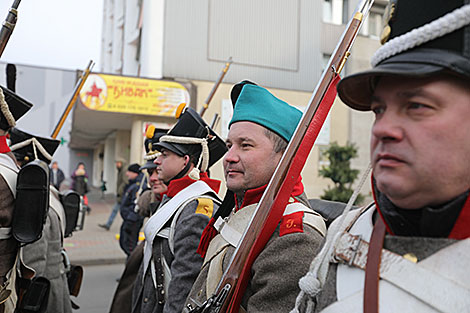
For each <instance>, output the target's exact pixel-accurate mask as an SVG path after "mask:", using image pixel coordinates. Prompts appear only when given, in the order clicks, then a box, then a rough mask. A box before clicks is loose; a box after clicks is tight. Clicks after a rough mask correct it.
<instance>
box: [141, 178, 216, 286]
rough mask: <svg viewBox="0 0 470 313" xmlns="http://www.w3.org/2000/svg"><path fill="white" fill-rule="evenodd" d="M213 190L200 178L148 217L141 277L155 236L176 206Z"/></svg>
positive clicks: (148, 260) (147, 264) (145, 228)
mask: <svg viewBox="0 0 470 313" xmlns="http://www.w3.org/2000/svg"><path fill="white" fill-rule="evenodd" d="M209 192H213V191H212V189H211V188H210V187H209V186H208V185H207V184H206V183H205V182H203V181H202V180H198V181H196V182H195V183H193V184H191V185H189V186H188V187H186V188H185V189H183V190H181V191H180V192H178V194H176V196H174V197H173V198H171V199H170V200H169V201H168V202H166V203H165V204H164V205H162V206H161V207H159V208H158V210H157V211H156V212H155V214H154V215H152V216H151V217H150V219H149V220H148V221H147V223H146V224H145V226H144V233H145V246H144V259H143V266H144V271H143V275H142V279H144V277H145V273H146V272H147V268H148V266H149V264H150V259H151V258H152V245H153V241H154V239H155V237H156V236H157V234H158V233H159V232H160V230H161V229H162V228H163V226H165V224H166V223H167V222H168V221H169V220H170V219H171V218H172V217H173V215H174V214H175V213H176V211H177V210H178V208H179V207H180V206H181V205H182V204H184V203H185V202H186V201H187V200H188V199H194V198H197V197H198V196H199V195H203V194H205V193H209Z"/></svg>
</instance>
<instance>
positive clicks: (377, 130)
mask: <svg viewBox="0 0 470 313" xmlns="http://www.w3.org/2000/svg"><path fill="white" fill-rule="evenodd" d="M403 123H404V121H403V120H402V119H400V116H399V115H398V114H397V113H395V112H392V111H386V112H384V113H383V114H381V115H380V117H378V118H376V119H375V122H374V125H373V126H372V136H373V137H375V138H376V139H377V140H382V141H384V140H385V141H394V140H401V139H402V138H403V126H404V124H403Z"/></svg>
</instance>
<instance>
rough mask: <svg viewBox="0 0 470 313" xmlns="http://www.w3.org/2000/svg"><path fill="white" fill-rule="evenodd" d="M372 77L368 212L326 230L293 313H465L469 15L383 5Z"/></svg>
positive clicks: (469, 291)
mask: <svg viewBox="0 0 470 313" xmlns="http://www.w3.org/2000/svg"><path fill="white" fill-rule="evenodd" d="M385 19H386V21H387V23H386V25H385V28H384V32H383V36H382V42H383V43H384V45H383V46H382V47H381V48H380V49H379V50H378V51H377V52H376V54H375V55H374V56H373V58H372V65H373V68H372V69H371V70H368V71H365V72H361V73H357V74H353V75H350V76H348V77H346V78H344V79H343V80H342V81H341V82H340V83H339V84H338V92H339V96H340V97H341V100H343V102H344V103H346V105H348V106H349V107H351V108H352V109H354V110H359V111H372V112H373V113H374V115H375V122H374V124H373V126H372V129H371V135H372V139H371V149H370V150H371V152H370V153H371V164H372V170H373V172H372V179H371V182H372V190H373V196H374V202H373V203H372V204H371V205H369V206H366V207H364V208H362V209H359V210H353V211H350V212H349V213H347V214H345V215H344V216H343V217H342V218H338V219H337V220H336V221H335V222H333V224H332V225H331V226H330V228H329V230H328V237H327V240H326V243H325V245H324V247H323V250H322V251H321V252H320V253H319V255H318V256H317V258H315V260H314V262H313V264H312V272H310V273H309V274H308V275H306V276H305V277H304V278H302V279H301V280H300V285H301V286H302V293H301V294H300V296H299V303H298V306H297V307H296V309H295V310H294V311H293V312H299V311H300V312H469V308H470V276H469V271H468V267H469V264H470V254H469V251H470V246H469V239H468V238H469V237H470V227H469V225H470V199H469V187H470V176H469V173H470V162H469V161H470V159H469V155H470V122H469V119H468V118H469V116H470V37H469V34H470V26H469V25H470V4H469V2H468V1H462V0H448V1H438V0H431V1H430V0H426V1H424V0H415V1H406V0H394V1H390V4H389V7H388V10H387V11H386V15H385Z"/></svg>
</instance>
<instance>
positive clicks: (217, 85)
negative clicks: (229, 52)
mask: <svg viewBox="0 0 470 313" xmlns="http://www.w3.org/2000/svg"><path fill="white" fill-rule="evenodd" d="M232 62H233V61H232V57H230V58H229V59H228V60H227V62H225V66H224V68H223V69H222V72H220V74H219V78H217V81H216V82H215V84H214V86H213V87H212V90H211V92H210V93H209V95H208V96H207V98H206V101H204V103H203V105H202V108H201V110H200V111H199V115H200V116H203V115H204V113H206V110H207V108H208V107H209V103H211V101H212V98H213V97H214V95H215V92H216V91H217V88H219V86H220V84H221V83H222V81H223V80H224V77H225V74H227V72H228V69H229V68H230V64H232Z"/></svg>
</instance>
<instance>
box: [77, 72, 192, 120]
mask: <svg viewBox="0 0 470 313" xmlns="http://www.w3.org/2000/svg"><path fill="white" fill-rule="evenodd" d="M80 100H81V102H82V103H83V105H85V106H86V107H87V108H89V109H90V110H95V111H106V112H118V113H130V114H142V115H154V116H171V117H173V116H174V114H175V110H176V108H177V107H178V105H179V104H180V103H182V102H185V103H189V93H188V91H187V90H186V88H185V87H184V86H183V85H181V84H180V83H177V82H173V81H165V80H156V79H145V78H136V77H126V76H117V75H105V74H90V75H89V76H88V78H87V80H86V82H85V84H84V86H83V87H82V90H81V91H80Z"/></svg>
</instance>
